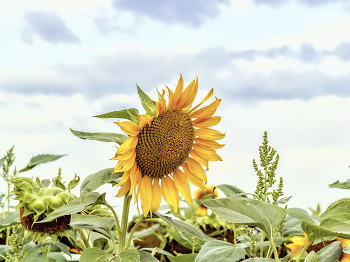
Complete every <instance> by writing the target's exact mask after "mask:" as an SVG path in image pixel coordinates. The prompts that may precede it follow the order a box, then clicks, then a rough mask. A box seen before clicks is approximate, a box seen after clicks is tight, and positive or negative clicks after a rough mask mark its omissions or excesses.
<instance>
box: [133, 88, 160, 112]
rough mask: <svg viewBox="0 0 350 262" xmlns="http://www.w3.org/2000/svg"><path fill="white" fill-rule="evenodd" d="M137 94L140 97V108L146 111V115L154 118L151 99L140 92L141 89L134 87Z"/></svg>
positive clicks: (153, 107) (153, 106)
mask: <svg viewBox="0 0 350 262" xmlns="http://www.w3.org/2000/svg"><path fill="white" fill-rule="evenodd" d="M136 87H137V93H138V94H139V96H140V99H141V104H142V107H143V108H144V109H145V110H146V114H147V115H150V116H154V115H155V114H156V106H155V105H154V103H153V101H152V99H151V98H150V97H149V96H148V95H147V94H146V93H145V92H143V91H142V90H141V88H140V87H139V86H138V85H136Z"/></svg>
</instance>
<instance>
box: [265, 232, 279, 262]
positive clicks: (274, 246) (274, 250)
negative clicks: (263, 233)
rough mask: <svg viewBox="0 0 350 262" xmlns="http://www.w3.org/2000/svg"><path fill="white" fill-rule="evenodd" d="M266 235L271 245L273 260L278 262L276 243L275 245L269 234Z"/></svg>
mask: <svg viewBox="0 0 350 262" xmlns="http://www.w3.org/2000/svg"><path fill="white" fill-rule="evenodd" d="M267 237H268V238H269V240H270V243H271V247H272V250H273V254H274V255H275V261H276V262H278V261H279V259H278V253H277V249H276V245H275V241H273V238H272V237H270V236H269V235H267Z"/></svg>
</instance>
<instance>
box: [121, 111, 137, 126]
mask: <svg viewBox="0 0 350 262" xmlns="http://www.w3.org/2000/svg"><path fill="white" fill-rule="evenodd" d="M125 110H126V112H127V113H128V114H129V116H130V118H131V121H132V122H133V123H135V124H136V125H138V124H140V120H139V118H138V117H137V116H135V115H133V114H131V113H130V111H129V110H128V109H125Z"/></svg>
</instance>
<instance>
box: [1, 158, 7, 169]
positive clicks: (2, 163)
mask: <svg viewBox="0 0 350 262" xmlns="http://www.w3.org/2000/svg"><path fill="white" fill-rule="evenodd" d="M5 160H6V157H4V158H1V159H0V167H2V166H3V165H4V163H5Z"/></svg>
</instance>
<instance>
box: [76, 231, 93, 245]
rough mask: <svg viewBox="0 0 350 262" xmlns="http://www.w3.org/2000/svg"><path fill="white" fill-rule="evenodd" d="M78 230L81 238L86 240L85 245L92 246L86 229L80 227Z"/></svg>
mask: <svg viewBox="0 0 350 262" xmlns="http://www.w3.org/2000/svg"><path fill="white" fill-rule="evenodd" d="M78 231H79V235H80V238H81V240H83V242H84V245H85V247H86V248H89V247H91V245H90V242H89V239H88V238H87V237H86V235H85V232H84V230H83V229H78Z"/></svg>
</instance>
